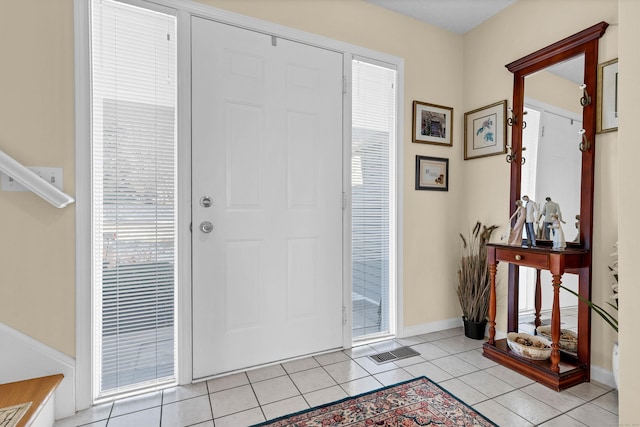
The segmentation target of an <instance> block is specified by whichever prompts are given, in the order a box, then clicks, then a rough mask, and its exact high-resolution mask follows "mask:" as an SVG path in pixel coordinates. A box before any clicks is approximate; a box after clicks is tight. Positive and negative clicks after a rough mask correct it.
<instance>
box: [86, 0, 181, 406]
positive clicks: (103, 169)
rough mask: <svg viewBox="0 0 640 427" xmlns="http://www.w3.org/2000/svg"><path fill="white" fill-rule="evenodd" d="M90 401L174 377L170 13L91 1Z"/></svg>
mask: <svg viewBox="0 0 640 427" xmlns="http://www.w3.org/2000/svg"><path fill="white" fill-rule="evenodd" d="M91 30H92V40H91V62H92V64H91V72H92V76H91V79H92V81H91V83H92V89H91V91H92V215H93V217H92V221H93V284H92V285H93V295H94V307H93V312H94V320H93V323H94V324H93V331H94V333H93V335H94V339H93V343H94V347H93V354H94V357H93V359H94V362H93V364H94V366H93V372H94V380H93V383H94V397H95V398H96V399H100V398H105V397H109V396H114V395H120V394H123V393H126V392H132V391H135V390H140V389H144V388H148V387H150V386H153V387H155V386H158V385H159V384H164V383H173V382H175V373H174V372H175V359H176V350H175V344H176V339H175V334H176V333H175V306H176V305H175V295H176V286H175V277H176V274H175V270H176V262H175V260H176V19H175V16H173V15H171V14H170V13H164V12H158V11H155V10H149V9H144V8H141V7H136V6H131V5H128V4H123V3H120V2H117V1H113V0H92V19H91Z"/></svg>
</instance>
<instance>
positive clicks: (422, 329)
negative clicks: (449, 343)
mask: <svg viewBox="0 0 640 427" xmlns="http://www.w3.org/2000/svg"><path fill="white" fill-rule="evenodd" d="M461 326H462V317H454V318H452V319H446V320H437V321H435V322H429V323H422V324H420V325H414V326H407V327H404V328H403V330H402V333H403V334H402V335H398V337H399V338H407V337H412V336H415V335H422V334H428V333H431V332H438V331H444V330H446V329H453V328H459V327H461Z"/></svg>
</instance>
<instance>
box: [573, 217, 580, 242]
mask: <svg viewBox="0 0 640 427" xmlns="http://www.w3.org/2000/svg"><path fill="white" fill-rule="evenodd" d="M576 230H578V232H577V234H576V238H575V239H573V242H574V243H580V214H578V215H576Z"/></svg>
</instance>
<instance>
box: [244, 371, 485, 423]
mask: <svg viewBox="0 0 640 427" xmlns="http://www.w3.org/2000/svg"><path fill="white" fill-rule="evenodd" d="M258 426H270V427H284V426H287V427H312V426H318V427H322V426H336V427H337V426H353V427H355V426H363V427H364V426H385V427H413V426H465V427H466V426H478V427H484V426H496V424H494V423H493V422H491V421H489V420H488V419H487V418H485V417H484V416H483V415H482V414H480V413H479V412H477V411H476V410H474V409H473V408H471V407H469V406H467V405H466V404H465V403H463V402H462V401H460V400H458V399H457V398H456V397H455V396H453V395H451V394H449V392H447V391H446V390H444V389H443V388H442V387H440V386H439V385H437V384H435V383H433V382H431V381H430V380H429V379H428V378H426V377H420V378H415V379H413V380H410V381H406V382H403V383H399V384H395V385H392V386H389V387H385V388H381V389H379V390H375V391H371V392H369V393H365V394H361V395H360V396H355V397H349V398H346V399H343V400H340V401H338V402H333V403H329V404H326V405H322V406H318V407H317V408H312V409H307V410H305V411H302V412H298V413H296V414H291V415H287V416H284V417H280V418H277V419H275V420H271V421H267V422H264V423H261V424H257V425H255V426H254V427H258Z"/></svg>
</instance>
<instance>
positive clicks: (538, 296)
mask: <svg viewBox="0 0 640 427" xmlns="http://www.w3.org/2000/svg"><path fill="white" fill-rule="evenodd" d="M535 306H536V319H535V322H534V323H535V326H536V328H537V327H538V326H540V310H541V308H542V286H541V285H540V269H539V268H537V269H536V294H535Z"/></svg>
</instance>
